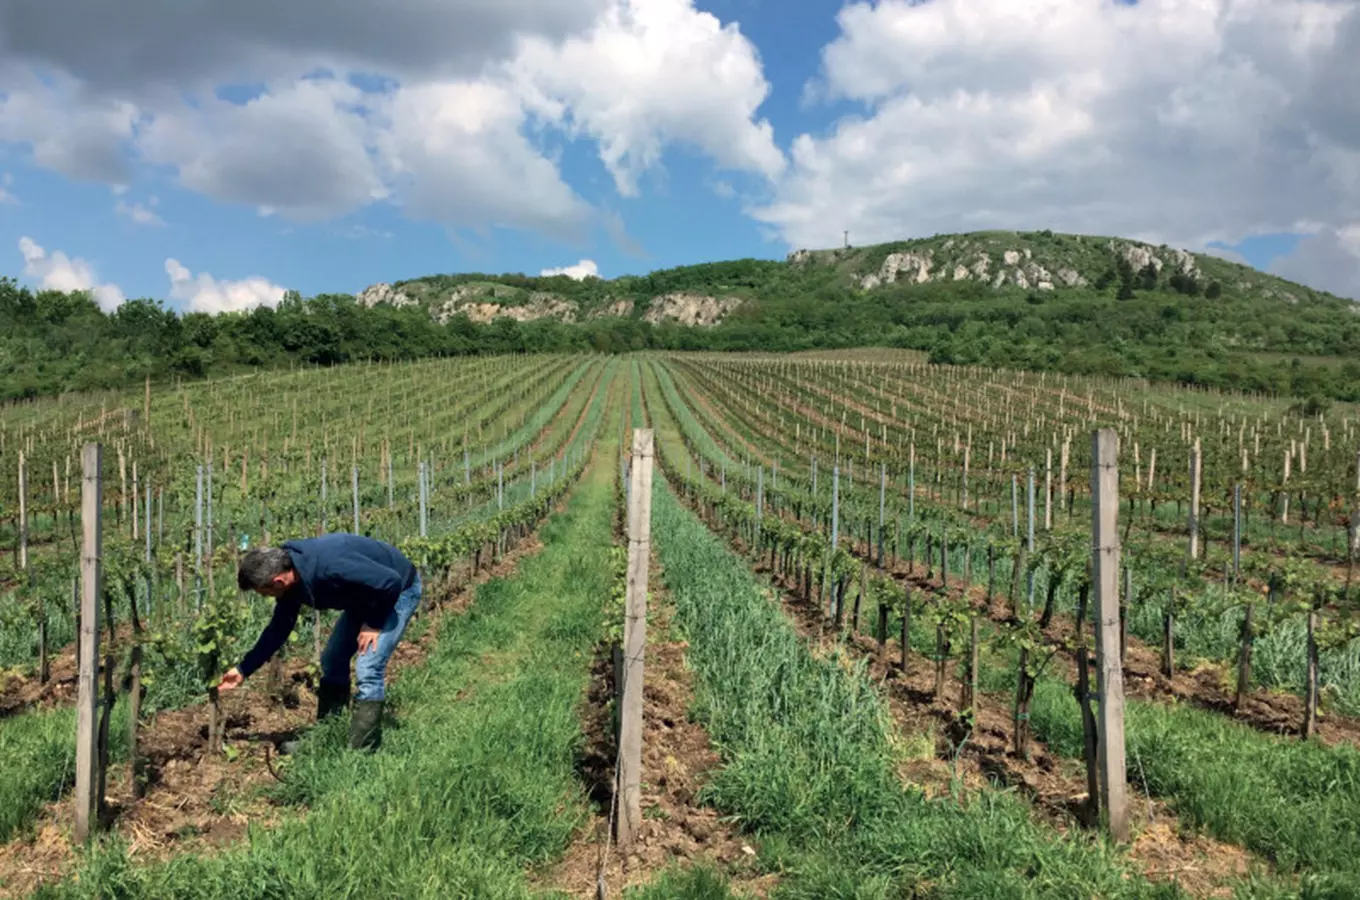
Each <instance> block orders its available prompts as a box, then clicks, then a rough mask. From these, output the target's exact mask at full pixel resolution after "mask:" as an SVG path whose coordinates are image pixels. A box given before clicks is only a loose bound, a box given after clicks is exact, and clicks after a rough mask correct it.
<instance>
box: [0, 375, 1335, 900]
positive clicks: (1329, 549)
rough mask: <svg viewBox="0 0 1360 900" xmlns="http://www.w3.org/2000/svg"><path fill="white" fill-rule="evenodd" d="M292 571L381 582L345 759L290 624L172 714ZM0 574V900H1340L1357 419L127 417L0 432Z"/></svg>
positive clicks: (780, 410) (604, 401) (1231, 411)
mask: <svg viewBox="0 0 1360 900" xmlns="http://www.w3.org/2000/svg"><path fill="white" fill-rule="evenodd" d="M639 430H640V431H639ZM648 479H650V481H649V480H648ZM648 484H650V490H648V487H647V486H648ZM639 492H642V493H641V495H640V493H639ZM643 501H646V502H643ZM96 522H97V527H98V533H99V535H100V539H99V542H98V543H99V546H100V548H101V549H100V550H99V552H98V553H97V559H98V565H99V572H100V576H99V578H98V579H97V584H93V583H91V582H90V581H89V574H88V573H89V572H90V571H92V570H91V569H89V568H87V567H86V568H83V561H82V557H83V556H84V557H85V558H86V559H85V562H84V565H85V566H88V565H90V564H92V563H93V561H94V556H93V555H91V554H90V553H88V552H87V551H88V550H89V549H90V546H91V545H90V543H89V541H88V540H87V536H88V535H89V534H91V532H90V531H89V529H90V528H91V527H94V525H95V523H96ZM335 531H349V532H357V533H363V534H367V535H370V536H372V537H376V538H379V539H381V540H383V541H387V542H390V543H392V544H394V545H396V546H397V547H399V548H400V549H401V550H402V551H403V552H404V553H405V554H406V555H407V556H408V557H409V558H410V559H411V560H412V561H413V562H414V563H415V564H416V566H417V567H418V568H419V570H420V571H421V574H422V578H423V580H424V582H425V585H426V587H425V597H426V600H425V602H424V605H423V606H422V607H421V608H420V609H419V611H418V613H417V615H416V618H415V619H414V620H413V623H412V626H411V628H410V630H409V631H408V632H407V640H406V641H405V642H404V643H403V644H402V645H400V646H399V649H398V653H397V656H396V657H395V658H394V660H393V664H392V673H393V674H392V676H391V677H392V681H393V686H392V690H391V692H390V696H391V703H389V706H388V712H387V715H388V718H389V720H390V722H389V724H390V728H389V730H388V739H387V741H386V743H385V744H384V745H383V747H382V749H381V750H380V751H379V752H377V753H374V754H359V753H355V752H353V751H350V750H349V749H348V748H347V746H346V743H345V736H344V734H343V733H342V732H343V731H344V729H345V728H346V727H347V726H346V725H345V724H344V723H339V724H337V722H336V721H333V720H329V719H328V720H324V721H321V722H316V721H315V714H314V713H315V706H316V691H317V687H318V684H319V678H320V668H319V657H320V655H321V648H322V645H323V643H324V641H325V639H326V637H327V635H328V634H329V632H330V629H331V628H332V627H333V625H334V624H335V622H334V617H333V614H331V613H327V612H320V613H315V614H314V613H312V612H311V611H310V610H309V611H308V613H307V614H306V615H305V616H304V618H303V619H302V620H301V621H300V622H299V625H298V627H297V629H296V631H295V633H294V634H293V636H292V637H291V639H290V641H289V643H288V645H287V646H286V648H285V650H284V651H283V652H282V653H281V654H279V655H278V656H276V657H275V659H274V660H273V661H272V662H271V663H270V664H269V665H268V666H267V667H266V668H265V669H264V670H261V671H260V672H259V673H258V674H257V675H256V676H255V677H253V678H252V679H251V680H250V681H249V682H248V684H247V685H246V686H245V687H244V688H242V689H240V690H238V691H234V692H230V693H228V694H222V695H219V693H218V691H217V688H216V686H217V684H218V679H219V678H220V676H221V674H222V672H223V671H225V670H226V669H227V668H228V667H229V666H231V665H233V664H234V663H235V662H236V661H238V660H239V659H240V658H241V655H242V654H243V653H244V651H245V650H246V649H248V648H249V647H250V646H251V644H252V643H253V642H254V640H255V638H256V637H257V636H258V635H259V633H260V631H261V629H262V628H263V627H264V625H265V623H266V622H267V621H268V619H269V615H270V612H271V609H272V603H273V601H271V600H269V599H267V598H263V597H258V596H256V595H254V594H243V593H241V592H240V591H238V589H237V581H236V567H237V562H238V561H239V559H240V557H241V555H242V554H243V553H244V552H245V551H246V550H248V549H250V548H252V547H256V546H261V545H264V546H273V545H276V544H278V543H279V542H281V541H283V540H287V539H290V538H298V537H304V536H311V535H316V534H322V533H326V532H335ZM0 552H3V554H4V556H3V558H0V758H2V759H4V760H5V766H4V767H3V768H0V896H16V897H17V896H39V897H63V898H64V897H186V898H188V897H221V896H233V897H277V896H321V895H323V894H326V895H330V894H334V893H336V892H340V893H342V894H344V895H351V894H355V895H358V894H364V893H367V894H369V895H375V894H376V895H382V896H421V897H424V896H431V897H435V896H438V897H448V896H456V897H535V896H538V897H598V896H601V895H602V894H603V895H605V896H610V897H622V896H627V897H641V898H672V897H692V898H718V897H748V896H759V897H766V896H769V897H789V898H813V897H816V898H825V897H847V898H848V897H855V898H889V897H908V896H910V897H940V898H944V897H950V898H954V897H957V898H971V897H1035V898H1039V897H1071V898H1077V897H1082V898H1085V897H1102V898H1116V897H1118V898H1124V897H1137V898H1143V897H1147V898H1171V897H1237V898H1242V900H1266V898H1286V897H1310V898H1343V897H1356V896H1360V831H1357V829H1356V828H1355V824H1354V823H1356V822H1357V821H1360V751H1358V750H1357V744H1360V615H1357V611H1358V610H1357V607H1358V606H1360V584H1357V583H1356V582H1357V572H1356V568H1357V559H1358V558H1360V409H1356V408H1354V407H1348V406H1341V405H1338V406H1334V407H1330V408H1320V407H1316V406H1310V405H1308V404H1296V403H1293V402H1291V401H1286V400H1278V399H1272V398H1267V397H1261V396H1254V395H1244V394H1233V393H1222V392H1217V391H1205V390H1191V389H1186V388H1171V387H1166V386H1162V385H1158V384H1151V383H1147V382H1142V381H1134V380H1124V379H1094V378H1076V377H1064V376H1055V375H1052V374H1048V375H1040V374H1030V373H1021V372H1010V371H997V370H988V369H975V368H965V367H944V366H932V365H927V364H925V363H924V362H923V361H921V360H920V359H919V358H917V357H915V356H911V355H907V354H896V353H893V352H890V351H874V352H854V353H849V352H847V353H843V354H838V353H820V354H816V355H810V356H806V357H804V356H799V355H767V354H759V355H756V354H752V355H737V354H701V353H693V354H641V355H634V356H624V357H620V356H613V357H606V356H579V355H541V356H494V357H483V358H457V359H438V360H429V361H420V362H407V363H396V364H378V363H373V364H362V365H353V366H343V367H335V368H305V369H295V370H293V371H290V372H286V373H285V372H274V373H257V374H250V375H242V376H237V377H232V378H227V379H220V380H209V381H197V382H183V383H173V384H152V383H150V382H148V383H147V384H145V385H143V386H140V387H139V388H137V389H134V390H126V391H113V392H107V393H100V394H79V395H76V394H68V395H62V396H60V397H52V398H41V399H35V400H29V401H24V402H20V403H15V404H11V405H8V406H6V407H5V408H4V409H3V410H0ZM82 600H84V601H86V602H87V605H86V609H87V610H89V609H95V610H96V615H95V616H94V617H92V618H93V619H94V621H93V622H92V621H90V620H89V619H90V618H91V617H89V616H85V617H84V618H86V621H85V622H84V623H82V621H81V619H82V618H83V617H82V614H81V607H82ZM89 602H94V604H95V605H94V606H89V605H88V603H89ZM82 624H83V625H84V626H85V632H86V634H87V635H91V636H92V635H95V634H96V633H97V636H98V646H99V650H98V658H97V659H92V660H84V664H85V667H86V671H87V673H88V674H89V675H90V676H91V680H92V682H93V684H94V687H95V688H96V693H97V697H98V702H97V704H96V705H95V706H93V707H92V713H93V717H94V718H93V726H94V732H93V733H94V747H93V762H92V765H93V767H94V768H93V775H94V778H93V780H92V781H91V782H89V784H92V785H93V788H92V790H93V791H94V793H93V795H92V797H91V798H90V802H91V804H92V809H93V812H94V818H93V820H92V823H91V824H90V825H89V831H90V832H91V834H89V835H88V836H87V835H84V834H82V833H81V832H82V827H81V824H80V821H79V819H80V817H79V810H78V807H80V806H81V804H82V803H83V802H85V798H84V795H83V794H81V785H82V784H85V783H86V782H84V781H82V779H83V778H84V777H85V776H84V774H83V773H85V770H84V769H83V768H82V767H81V765H78V755H79V754H78V741H77V725H78V718H79V717H80V716H81V715H83V714H84V711H85V710H84V707H82V705H81V704H82V703H84V702H86V701H84V700H82V699H81V698H82V697H86V696H87V695H86V694H82V693H81V686H80V682H81V678H80V672H81V669H82V660H81V659H80V658H79V654H78V653H77V646H78V644H79V643H80V641H81V640H82ZM1112 677H1113V678H1114V683H1115V684H1122V688H1118V687H1116V688H1113V689H1111V688H1110V684H1111V681H1110V679H1111V678H1112ZM630 685H631V690H630ZM293 741H296V742H297V749H296V750H295V751H294V752H291V753H288V754H287V755H282V754H281V753H280V747H281V745H282V744H283V743H284V742H293ZM1116 744H1117V745H1118V754H1117V755H1115V756H1113V757H1112V756H1111V755H1110V754H1111V753H1112V752H1113V751H1112V750H1111V747H1113V746H1115V745H1116ZM1111 759H1113V760H1115V761H1114V762H1110V760H1111ZM1119 759H1123V760H1124V761H1123V763H1119V762H1118V760H1119ZM1112 779H1113V780H1114V781H1116V782H1117V784H1112Z"/></svg>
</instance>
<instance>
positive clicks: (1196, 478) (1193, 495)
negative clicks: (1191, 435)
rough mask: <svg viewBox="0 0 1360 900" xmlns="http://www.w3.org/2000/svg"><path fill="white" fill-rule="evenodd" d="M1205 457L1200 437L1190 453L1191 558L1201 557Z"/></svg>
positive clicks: (1196, 439)
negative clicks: (1200, 530)
mask: <svg viewBox="0 0 1360 900" xmlns="http://www.w3.org/2000/svg"><path fill="white" fill-rule="evenodd" d="M1203 470H1204V459H1203V456H1202V455H1201V454H1200V449H1199V438H1195V449H1194V450H1192V451H1191V453H1190V558H1191V559H1199V492H1200V477H1201V475H1202V474H1203Z"/></svg>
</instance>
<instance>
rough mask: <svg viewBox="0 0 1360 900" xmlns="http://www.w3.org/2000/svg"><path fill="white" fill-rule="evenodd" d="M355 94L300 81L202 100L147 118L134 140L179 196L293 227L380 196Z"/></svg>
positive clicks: (340, 86)
mask: <svg viewBox="0 0 1360 900" xmlns="http://www.w3.org/2000/svg"><path fill="white" fill-rule="evenodd" d="M364 104H365V100H364V97H363V94H362V93H361V92H360V91H359V90H358V89H357V88H354V87H352V86H350V85H347V84H344V83H343V82H340V81H336V80H334V79H307V80H304V81H299V82H297V83H294V84H291V85H287V86H285V87H282V88H279V89H277V90H275V91H271V92H268V93H265V94H262V95H261V96H259V97H256V98H254V99H252V100H250V101H249V102H247V103H245V104H232V103H226V102H223V101H220V100H209V101H207V102H205V103H203V104H200V105H199V106H198V107H197V108H194V109H188V108H183V109H178V110H174V111H171V112H164V113H161V114H160V115H158V116H156V117H155V118H154V119H153V120H152V121H151V122H150V123H149V124H148V125H147V126H146V127H145V128H144V129H143V132H142V134H141V135H140V136H139V138H138V145H139V147H140V149H141V151H142V153H143V154H144V155H145V157H146V159H148V160H150V161H152V162H155V163H161V164H165V165H170V166H173V167H175V169H176V170H177V171H178V172H179V179H180V182H181V183H182V184H183V185H184V186H185V187H187V188H189V189H191V190H194V191H198V192H199V193H203V194H207V195H208V196H210V197H213V198H215V199H218V200H225V201H227V202H231V203H242V204H247V205H251V206H258V207H261V208H267V209H269V210H270V211H279V212H282V213H285V214H287V215H289V216H290V217H292V218H296V219H320V218H327V217H330V216H334V215H338V214H341V213H345V212H348V211H350V210H352V209H355V208H356V207H359V206H362V205H364V204H366V203H368V202H370V201H372V200H374V199H376V198H380V197H382V196H384V195H385V193H386V191H385V189H384V188H383V186H382V183H381V182H380V180H379V178H378V174H377V171H376V169H375V167H374V164H373V161H372V159H371V158H370V156H369V152H368V141H369V133H368V128H369V126H368V124H367V123H366V121H365V119H364V112H365V105H364Z"/></svg>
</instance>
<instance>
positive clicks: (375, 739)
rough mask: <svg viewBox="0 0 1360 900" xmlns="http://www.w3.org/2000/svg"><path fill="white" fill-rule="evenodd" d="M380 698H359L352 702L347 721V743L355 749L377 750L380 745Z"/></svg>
mask: <svg viewBox="0 0 1360 900" xmlns="http://www.w3.org/2000/svg"><path fill="white" fill-rule="evenodd" d="M383 702H384V701H382V700H360V701H358V702H357V703H355V704H354V715H353V716H352V717H351V718H350V721H349V745H350V747H351V748H353V749H355V750H377V749H378V748H379V747H380V746H382V714H383Z"/></svg>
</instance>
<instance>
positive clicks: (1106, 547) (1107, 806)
mask: <svg viewBox="0 0 1360 900" xmlns="http://www.w3.org/2000/svg"><path fill="white" fill-rule="evenodd" d="M1118 462H1119V436H1118V434H1117V433H1116V432H1115V431H1114V430H1112V429H1109V428H1104V429H1101V430H1100V431H1097V432H1095V433H1094V434H1093V435H1092V438H1091V498H1092V501H1093V502H1092V504H1091V538H1092V540H1091V556H1092V573H1093V576H1094V577H1093V579H1092V581H1093V585H1094V587H1095V590H1096V677H1097V681H1096V691H1097V693H1098V695H1099V702H1100V722H1099V727H1098V729H1097V733H1098V734H1099V748H1098V758H1099V765H1100V800H1101V803H1100V809H1101V816H1102V818H1103V820H1104V822H1105V824H1106V825H1107V826H1108V827H1109V829H1110V835H1111V836H1112V837H1113V838H1114V839H1115V840H1116V841H1118V842H1120V843H1124V842H1126V841H1128V839H1129V819H1128V796H1127V795H1128V784H1127V782H1126V780H1125V778H1126V775H1125V771H1124V764H1125V763H1124V754H1125V747H1124V670H1123V667H1122V666H1121V665H1120V659H1119V470H1118V468H1117V467H1118Z"/></svg>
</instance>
